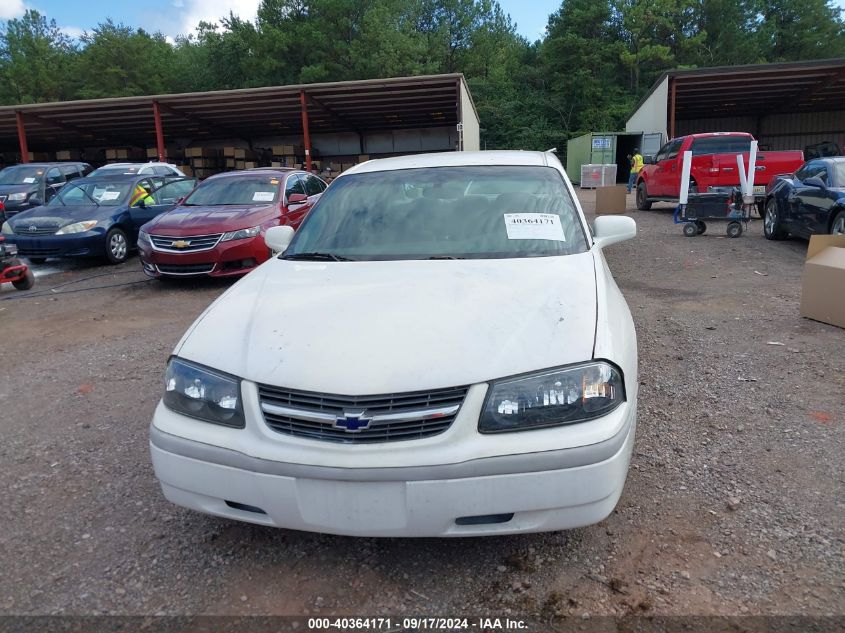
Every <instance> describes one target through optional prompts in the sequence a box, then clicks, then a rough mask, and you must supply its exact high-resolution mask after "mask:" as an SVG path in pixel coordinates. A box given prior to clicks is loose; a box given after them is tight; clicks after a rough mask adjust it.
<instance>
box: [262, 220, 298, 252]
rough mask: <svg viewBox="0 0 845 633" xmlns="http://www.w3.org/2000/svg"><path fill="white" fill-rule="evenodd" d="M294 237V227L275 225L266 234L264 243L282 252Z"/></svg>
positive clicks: (271, 248)
mask: <svg viewBox="0 0 845 633" xmlns="http://www.w3.org/2000/svg"><path fill="white" fill-rule="evenodd" d="M292 239H293V227H290V226H273V227H271V228H269V229H267V232H266V233H265V234H264V243H265V244H266V245H267V248H269V249H270V250H271V251H273V252H275V253H281V252H282V251H283V250H285V249H286V248H287V247H288V245H289V244H290V241H291V240H292Z"/></svg>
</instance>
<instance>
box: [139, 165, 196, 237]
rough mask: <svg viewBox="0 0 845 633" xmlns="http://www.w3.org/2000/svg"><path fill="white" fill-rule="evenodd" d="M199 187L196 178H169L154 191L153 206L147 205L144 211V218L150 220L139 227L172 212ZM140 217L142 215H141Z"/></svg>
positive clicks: (152, 195)
mask: <svg viewBox="0 0 845 633" xmlns="http://www.w3.org/2000/svg"><path fill="white" fill-rule="evenodd" d="M196 186H197V179H196V178H186V177H182V178H172V177H168V178H167V182H165V183H164V184H163V185H161V186H160V187H158V188H157V189H154V190H153V191H152V193H151V194H150V196H151V197H152V199H153V204H149V205H146V208H144V209H143V213H144V216H146V217H147V218H148V219H147V220H145V221H144V222H142V223H141V224H139V225H138V228H140V227H141V225H143V224H144V223H145V222H149V221H150V220H152V219H153V218H155V217H157V216H159V215H161V214H162V213H166V212H168V211H170V210H171V209H172V208H173V207H175V206H176V205H177V204H179V202H181V201H182V199H184V198H185V196H187V195H188V194H189V193H191V192H192V191H193V190H194V187H196ZM139 217H140V214H139Z"/></svg>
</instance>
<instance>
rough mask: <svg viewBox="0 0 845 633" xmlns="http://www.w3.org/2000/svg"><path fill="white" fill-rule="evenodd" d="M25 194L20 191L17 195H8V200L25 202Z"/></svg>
mask: <svg viewBox="0 0 845 633" xmlns="http://www.w3.org/2000/svg"><path fill="white" fill-rule="evenodd" d="M26 196H27V193H26V192H25V191H21V192H19V193H10V194H9V200H26Z"/></svg>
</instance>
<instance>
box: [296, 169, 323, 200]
mask: <svg viewBox="0 0 845 633" xmlns="http://www.w3.org/2000/svg"><path fill="white" fill-rule="evenodd" d="M300 178H304V179H305V193H307V194H308V195H309V196H318V195H320V194H321V193H323V188H322V187H321V186H320V179H319V178H317V177H316V176H312V175H310V174H309V175H308V176H300Z"/></svg>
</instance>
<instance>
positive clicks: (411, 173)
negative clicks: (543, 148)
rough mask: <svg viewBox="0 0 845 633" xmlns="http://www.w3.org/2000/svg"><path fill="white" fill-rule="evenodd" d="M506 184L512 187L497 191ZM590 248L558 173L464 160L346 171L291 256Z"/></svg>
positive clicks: (499, 254) (474, 254)
mask: <svg viewBox="0 0 845 633" xmlns="http://www.w3.org/2000/svg"><path fill="white" fill-rule="evenodd" d="M503 189H504V190H506V191H508V193H498V191H501V190H503ZM420 192H421V195H420ZM588 248H589V245H588V243H587V239H586V235H585V233H584V229H583V225H582V223H581V221H580V217H579V215H578V211H577V209H576V206H575V204H574V202H573V200H572V198H571V197H570V194H569V192H568V190H567V189H566V186H565V185H564V181H563V178H562V177H561V175H560V173H559V172H558V171H557V170H555V169H554V168H551V167H539V166H518V167H513V166H508V167H504V166H501V167H500V166H466V167H438V168H424V169H404V170H396V171H385V172H369V173H362V174H355V175H351V176H346V177H342V178H339V179H338V180H336V181H335V182H334V183H333V184H332V186H331V187H329V188H328V189H326V192H325V193H324V194H323V196H322V197H321V198H320V201H319V202H318V203H317V204H316V205H315V206H314V209H313V210H312V211H311V213H310V214H309V215H308V216H307V218H306V219H305V221H304V222H303V224H302V226H301V227H300V228H299V231H298V233H297V234H296V236H295V237H294V240H293V242H292V243H291V246H290V247H289V248H288V250H287V251H286V252H285V255H286V256H290V255H296V254H302V253H310V252H324V253H326V252H327V253H333V254H337V255H339V256H343V257H348V258H350V259H356V260H401V259H427V258H431V257H435V258H451V257H455V258H464V257H466V258H486V259H495V258H510V257H541V256H552V255H569V254H573V253H582V252H584V251H586V250H588Z"/></svg>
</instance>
